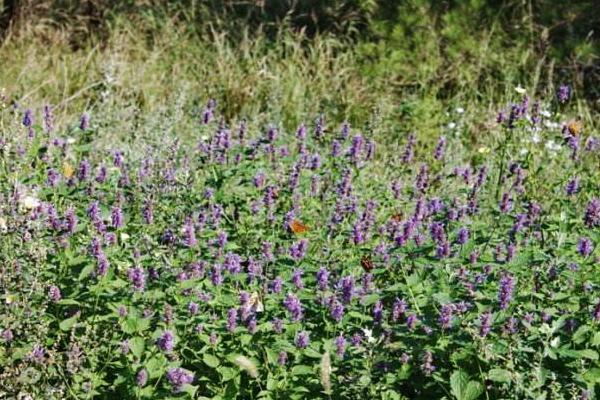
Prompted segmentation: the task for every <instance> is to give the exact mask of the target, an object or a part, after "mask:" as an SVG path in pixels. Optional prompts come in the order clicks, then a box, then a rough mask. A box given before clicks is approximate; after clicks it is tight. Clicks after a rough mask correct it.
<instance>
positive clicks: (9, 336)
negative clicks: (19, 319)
mask: <svg viewBox="0 0 600 400" xmlns="http://www.w3.org/2000/svg"><path fill="white" fill-rule="evenodd" d="M14 337H15V336H14V335H13V332H12V331H11V330H10V329H4V330H3V331H2V339H3V340H4V342H5V343H10V342H12V340H13V339H14Z"/></svg>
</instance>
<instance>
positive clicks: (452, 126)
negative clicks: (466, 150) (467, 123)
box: [448, 122, 456, 129]
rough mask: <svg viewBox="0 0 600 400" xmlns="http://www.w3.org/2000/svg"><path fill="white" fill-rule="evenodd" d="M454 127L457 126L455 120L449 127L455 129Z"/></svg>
mask: <svg viewBox="0 0 600 400" xmlns="http://www.w3.org/2000/svg"><path fill="white" fill-rule="evenodd" d="M454 128H456V123H455V122H450V123H449V124H448V129H454Z"/></svg>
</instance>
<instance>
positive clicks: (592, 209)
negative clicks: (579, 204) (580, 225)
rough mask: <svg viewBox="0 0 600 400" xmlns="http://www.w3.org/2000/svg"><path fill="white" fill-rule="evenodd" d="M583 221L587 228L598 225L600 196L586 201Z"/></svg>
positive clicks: (599, 220) (599, 222) (599, 219)
mask: <svg viewBox="0 0 600 400" xmlns="http://www.w3.org/2000/svg"><path fill="white" fill-rule="evenodd" d="M583 222H584V223H585V225H586V226H587V227H588V228H593V227H596V226H600V198H595V199H592V200H591V201H590V202H589V203H588V205H587V207H586V209H585V215H584V216H583Z"/></svg>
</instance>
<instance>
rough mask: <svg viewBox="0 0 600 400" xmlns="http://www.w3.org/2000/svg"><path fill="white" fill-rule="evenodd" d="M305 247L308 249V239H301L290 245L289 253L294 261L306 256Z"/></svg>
mask: <svg viewBox="0 0 600 400" xmlns="http://www.w3.org/2000/svg"><path fill="white" fill-rule="evenodd" d="M307 249H308V240H307V239H301V240H300V241H298V242H296V243H294V244H292V246H291V247H290V255H291V256H292V258H293V259H295V260H296V261H300V260H302V259H303V258H304V257H305V256H306V250H307Z"/></svg>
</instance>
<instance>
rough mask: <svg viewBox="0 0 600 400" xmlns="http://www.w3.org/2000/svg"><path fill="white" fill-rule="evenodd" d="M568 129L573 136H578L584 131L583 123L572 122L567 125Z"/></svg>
mask: <svg viewBox="0 0 600 400" xmlns="http://www.w3.org/2000/svg"><path fill="white" fill-rule="evenodd" d="M567 129H568V130H569V132H570V133H571V135H573V136H577V135H579V134H580V133H581V130H582V129H583V123H582V122H581V121H577V120H571V121H569V123H568V124H567Z"/></svg>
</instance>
